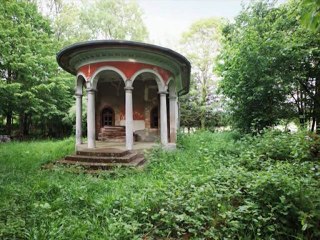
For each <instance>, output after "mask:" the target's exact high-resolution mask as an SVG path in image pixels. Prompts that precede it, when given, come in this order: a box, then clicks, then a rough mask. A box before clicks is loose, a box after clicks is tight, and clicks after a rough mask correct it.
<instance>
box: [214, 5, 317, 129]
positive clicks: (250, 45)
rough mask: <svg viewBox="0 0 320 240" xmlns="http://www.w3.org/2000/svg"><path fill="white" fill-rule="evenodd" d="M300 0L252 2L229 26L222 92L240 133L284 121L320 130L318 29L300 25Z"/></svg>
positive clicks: (221, 67)
mask: <svg viewBox="0 0 320 240" xmlns="http://www.w3.org/2000/svg"><path fill="white" fill-rule="evenodd" d="M300 2H301V1H290V2H288V3H286V4H283V5H280V6H279V7H276V6H275V3H274V1H257V2H253V3H252V4H250V5H249V6H247V7H245V8H244V9H243V11H242V12H241V13H240V14H239V15H238V16H237V17H236V19H235V22H234V23H230V24H227V25H226V26H225V29H224V31H223V32H224V34H223V35H224V38H223V40H222V49H221V54H220V57H219V73H220V75H221V77H222V80H221V83H220V90H221V92H222V93H223V94H224V96H226V97H227V105H228V107H229V112H230V115H231V117H232V122H231V124H232V125H233V126H234V127H235V128H237V129H239V130H241V131H242V132H255V131H261V130H262V129H264V128H265V127H270V126H273V125H277V124H279V122H280V121H281V120H282V121H283V122H290V121H295V122H297V123H298V124H299V125H301V126H302V127H304V128H306V127H309V126H310V130H311V131H315V130H316V131H317V133H320V67H319V66H320V48H319V46H320V32H319V31H316V32H313V31H311V30H310V29H308V28H306V27H305V26H304V25H302V24H301V21H300V18H301V16H302V15H303V12H305V11H306V10H305V9H303V8H301V6H300V5H299V3H300ZM305 2H311V1H305ZM297 6H300V7H297ZM303 6H304V5H302V7H303Z"/></svg>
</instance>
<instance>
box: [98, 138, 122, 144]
mask: <svg viewBox="0 0 320 240" xmlns="http://www.w3.org/2000/svg"><path fill="white" fill-rule="evenodd" d="M98 140H99V141H103V142H116V143H124V142H125V141H126V138H125V137H123V138H122V137H121V138H119V137H116V138H109V137H101V138H98Z"/></svg>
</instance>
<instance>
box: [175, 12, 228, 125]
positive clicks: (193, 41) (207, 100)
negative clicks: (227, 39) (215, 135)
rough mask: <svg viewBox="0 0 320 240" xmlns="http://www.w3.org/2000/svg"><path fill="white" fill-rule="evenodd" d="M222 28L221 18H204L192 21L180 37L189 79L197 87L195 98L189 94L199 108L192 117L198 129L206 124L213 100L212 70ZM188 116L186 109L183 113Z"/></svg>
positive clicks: (214, 79) (214, 82)
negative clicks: (190, 68) (188, 63)
mask: <svg viewBox="0 0 320 240" xmlns="http://www.w3.org/2000/svg"><path fill="white" fill-rule="evenodd" d="M221 29H222V20H221V19H216V18H209V19H203V20H199V21H197V22H195V23H193V24H192V25H191V27H190V28H189V30H188V31H186V32H185V33H183V35H182V39H181V47H182V51H183V52H184V53H185V54H186V56H187V57H188V59H189V60H190V61H191V64H192V78H193V81H194V82H195V84H194V85H193V86H194V87H195V89H196V90H197V94H196V96H197V97H196V98H195V96H192V95H190V97H191V98H195V99H196V101H197V108H199V111H197V112H195V111H193V112H194V114H195V115H194V118H197V117H196V116H198V117H199V121H200V127H201V128H205V127H207V123H206V122H207V121H206V120H207V116H208V115H210V114H211V113H212V111H213V109H212V102H213V101H214V97H215V96H214V94H215V88H216V82H217V78H216V76H215V75H214V73H213V69H214V66H215V58H216V56H217V55H218V51H219V45H220V42H219V41H220V37H221ZM185 100H186V101H188V100H187V99H185ZM190 106H191V105H190ZM183 109H184V108H183ZM185 109H186V110H187V108H185ZM197 113H199V114H200V115H198V114H197ZM181 115H182V116H183V115H184V113H183V112H182V114H181ZM187 115H188V114H187V112H186V113H185V116H187Z"/></svg>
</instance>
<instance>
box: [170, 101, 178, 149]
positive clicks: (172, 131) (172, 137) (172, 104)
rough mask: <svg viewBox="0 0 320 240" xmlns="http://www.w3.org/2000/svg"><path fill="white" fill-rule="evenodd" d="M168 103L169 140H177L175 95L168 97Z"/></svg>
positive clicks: (174, 141)
mask: <svg viewBox="0 0 320 240" xmlns="http://www.w3.org/2000/svg"><path fill="white" fill-rule="evenodd" d="M169 101H170V102H169V104H170V142H171V143H176V141H177V97H176V96H171V97H169Z"/></svg>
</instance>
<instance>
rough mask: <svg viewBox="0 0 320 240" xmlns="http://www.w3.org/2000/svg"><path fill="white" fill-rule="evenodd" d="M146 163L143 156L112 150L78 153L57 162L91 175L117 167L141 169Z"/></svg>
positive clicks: (131, 152)
mask: <svg viewBox="0 0 320 240" xmlns="http://www.w3.org/2000/svg"><path fill="white" fill-rule="evenodd" d="M144 163H145V159H144V156H143V154H140V153H137V152H133V151H127V150H118V149H112V148H110V149H100V150H99V151H98V150H89V149H88V150H83V151H77V152H76V154H75V155H69V156H66V157H65V158H64V159H63V160H59V161H57V162H56V164H60V165H65V166H77V167H81V168H82V169H84V170H85V172H89V173H94V172H95V171H100V170H110V169H112V168H117V167H139V166H142V165H143V164H144Z"/></svg>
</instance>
